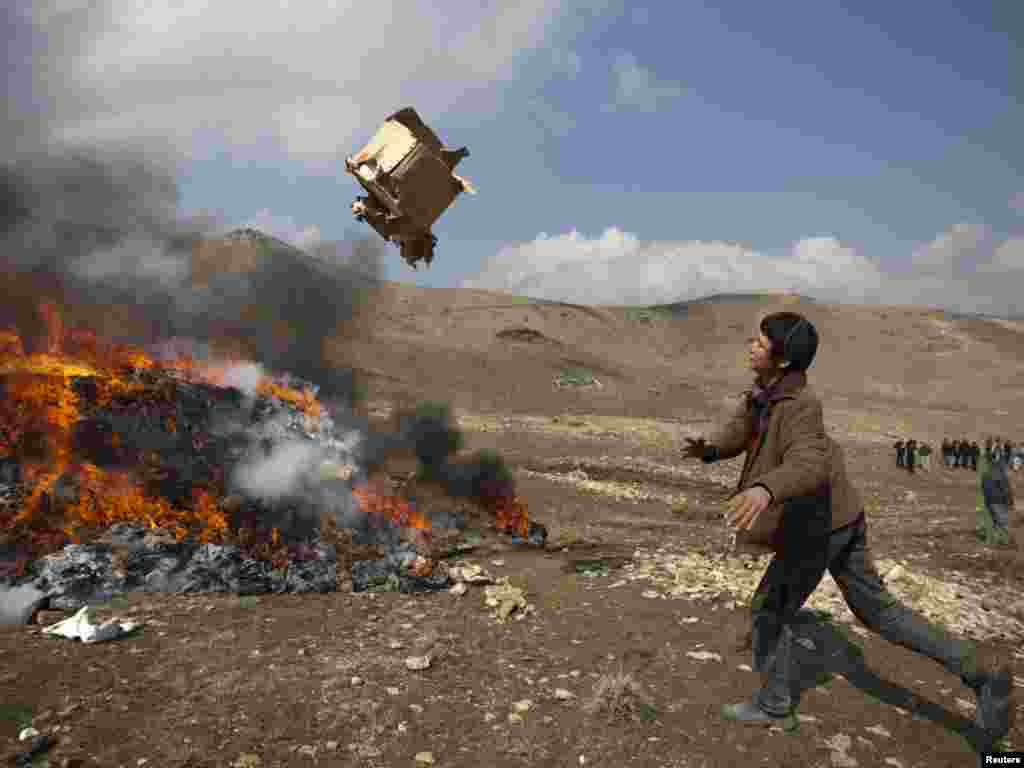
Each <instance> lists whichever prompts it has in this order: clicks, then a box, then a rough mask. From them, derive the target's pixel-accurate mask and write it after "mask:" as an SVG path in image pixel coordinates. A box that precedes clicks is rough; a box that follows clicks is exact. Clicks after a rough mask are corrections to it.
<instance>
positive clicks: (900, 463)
mask: <svg viewBox="0 0 1024 768" xmlns="http://www.w3.org/2000/svg"><path fill="white" fill-rule="evenodd" d="M896 466H897V467H902V466H903V449H902V448H900V449H899V450H898V451H896Z"/></svg>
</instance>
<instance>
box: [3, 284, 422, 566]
mask: <svg viewBox="0 0 1024 768" xmlns="http://www.w3.org/2000/svg"><path fill="white" fill-rule="evenodd" d="M37 309H38V313H37V314H38V316H39V317H40V318H41V319H42V320H43V321H44V324H45V331H44V332H43V333H41V334H39V335H40V336H41V337H42V338H36V339H34V341H35V343H34V344H33V345H32V346H31V347H29V348H31V349H36V350H39V351H38V352H35V353H33V354H26V353H25V350H26V343H25V341H26V340H25V338H23V336H22V335H21V334H20V333H19V332H18V330H17V329H14V328H0V456H2V455H10V456H14V457H16V458H17V459H18V461H19V463H20V465H21V468H22V473H23V476H24V477H25V479H26V480H27V481H28V482H29V483H31V491H30V493H29V497H28V498H27V500H25V502H24V503H23V505H22V506H21V509H20V510H19V511H18V512H17V514H15V515H14V516H13V517H8V518H6V519H0V530H3V529H7V530H8V531H9V532H14V533H20V534H23V535H25V537H26V538H27V541H28V542H29V543H30V544H32V545H33V546H32V548H33V549H34V550H37V554H43V553H45V551H52V550H54V549H58V548H59V547H61V546H63V545H64V544H65V543H67V542H68V541H72V542H77V541H80V540H81V537H82V535H83V534H84V533H85V532H87V531H91V530H94V529H95V528H97V527H103V526H108V525H110V524H111V523H115V522H122V521H124V522H127V521H132V522H142V523H144V524H146V525H148V526H149V527H151V528H163V529H167V530H169V531H172V532H173V533H174V535H175V536H176V537H177V538H178V539H179V540H180V539H181V538H183V537H184V536H186V535H187V534H193V535H194V536H195V538H196V539H197V540H198V541H200V542H203V543H205V542H219V541H223V540H224V537H225V536H226V535H228V533H229V530H228V529H229V522H228V514H227V512H226V511H225V510H224V509H223V508H222V505H221V502H222V499H221V497H220V494H219V492H218V490H219V489H215V488H210V489H203V490H197V491H195V492H194V494H193V497H192V499H191V504H188V503H187V502H184V503H183V504H184V508H179V507H175V506H173V505H172V504H171V502H170V501H169V500H168V499H165V498H160V497H156V498H154V497H153V496H151V495H149V494H147V492H146V490H145V488H144V486H143V483H142V482H141V481H140V480H139V479H138V478H136V477H134V476H133V475H132V473H130V472H126V471H122V470H118V471H112V470H104V469H101V468H100V467H98V466H96V465H95V464H91V463H87V462H82V461H80V460H79V459H78V458H77V457H76V456H74V455H73V450H72V445H73V440H72V436H73V432H74V429H75V425H76V424H77V423H78V422H79V420H80V419H81V418H82V417H83V408H85V407H87V406H89V405H95V406H100V407H102V406H107V405H110V403H111V402H112V401H114V400H115V399H119V398H126V397H145V398H147V399H148V400H150V401H152V400H154V399H155V398H158V397H161V395H160V394H159V393H158V392H156V391H155V390H152V387H151V385H147V384H145V383H144V382H143V381H141V380H140V379H139V372H140V371H144V370H148V369H154V368H159V369H163V370H168V371H170V372H173V373H175V374H176V375H178V376H180V377H184V378H186V379H187V380H190V381H194V382H198V381H205V382H208V383H220V382H222V381H223V375H224V373H225V372H226V371H227V369H228V366H229V365H233V364H237V363H239V362H244V361H242V360H236V359H231V357H230V356H225V359H222V360H220V361H217V362H216V363H206V362H198V361H195V360H192V359H191V358H189V357H187V356H182V357H179V358H177V359H175V360H172V361H169V362H166V363H165V362H160V363H158V362H156V361H155V360H154V359H153V358H152V357H151V356H150V355H149V354H147V353H146V351H145V350H143V349H141V348H138V347H135V346H131V345H125V344H117V343H113V342H110V341H107V340H104V339H101V338H98V337H97V335H96V334H95V333H94V332H92V331H90V330H83V329H73V328H67V327H65V323H64V322H63V318H62V315H61V312H60V308H59V306H58V305H57V304H55V303H53V302H41V303H40V304H39V306H38V308H37ZM82 378H87V379H89V380H90V381H91V385H90V386H91V394H90V396H89V398H90V400H89V403H83V402H81V398H80V396H79V394H78V393H77V392H76V390H75V384H76V381H77V380H79V379H82ZM218 380H220V381H218ZM147 387H149V389H147ZM258 392H259V393H260V394H264V395H270V396H274V397H278V398H281V399H283V400H287V401H288V402H290V403H293V404H294V405H295V406H296V407H298V408H300V409H301V410H302V411H303V412H305V414H306V416H307V418H316V417H319V416H320V414H321V405H320V403H319V401H318V400H317V399H316V395H315V393H314V392H312V391H310V390H307V389H302V390H299V389H296V388H292V387H290V386H285V385H283V384H280V383H278V382H275V381H274V380H273V379H271V378H270V377H264V378H263V379H262V380H261V381H260V382H259V384H258ZM164 423H165V426H166V428H167V429H168V431H169V432H175V431H177V429H178V424H177V423H176V420H175V417H174V416H173V415H170V416H167V417H166V419H165V422H164ZM200 439H201V438H199V437H194V438H193V440H194V441H198V440H200ZM113 444H114V447H115V448H117V447H118V436H117V434H114V435H113ZM141 461H143V462H147V459H146V457H142V459H141ZM147 463H148V462H147ZM62 478H63V479H64V482H63V483H62V484H61V486H60V488H58V481H59V480H61V479H62ZM58 490H59V491H60V493H57V492H58ZM57 496H60V498H59V499H57ZM58 517H59V518H60V519H57V518H58ZM411 519H413V520H415V513H412V514H411ZM235 533H238V532H235ZM281 546H282V544H281V536H280V532H278V531H274V532H273V533H272V535H271V537H270V540H269V541H268V542H267V547H266V549H267V551H268V553H269V554H270V555H271V556H277V557H280V548H281ZM38 550H43V551H42V552H38ZM275 553H276V554H275Z"/></svg>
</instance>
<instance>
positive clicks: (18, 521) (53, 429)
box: [0, 304, 545, 609]
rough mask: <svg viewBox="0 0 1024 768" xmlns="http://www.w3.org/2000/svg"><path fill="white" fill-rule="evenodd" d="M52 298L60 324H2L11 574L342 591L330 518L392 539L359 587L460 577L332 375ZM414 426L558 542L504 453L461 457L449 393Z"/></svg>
mask: <svg viewBox="0 0 1024 768" xmlns="http://www.w3.org/2000/svg"><path fill="white" fill-rule="evenodd" d="M39 311H40V315H41V316H42V317H44V318H45V319H46V323H45V333H44V334H43V338H42V339H38V338H37V339H33V340H31V341H30V343H29V344H28V345H26V344H25V343H24V342H25V339H24V338H23V336H22V334H20V333H19V332H18V330H17V329H14V328H7V329H4V330H3V331H2V332H0V579H6V580H7V581H9V582H13V583H16V584H20V583H29V582H31V583H32V584H34V585H36V586H37V588H38V589H40V590H41V591H42V592H45V593H46V594H48V595H49V596H50V602H51V604H52V605H54V606H55V607H61V608H67V609H71V608H76V607H78V606H80V605H82V604H84V603H87V602H89V601H91V600H94V599H97V598H102V597H103V596H104V595H105V594H108V593H117V592H119V591H124V590H128V589H154V590H161V591H166V590H172V591H184V592H191V591H236V592H242V593H244V592H279V591H310V590H314V591H329V590H333V589H335V588H336V560H335V558H336V551H335V549H334V547H333V546H331V545H329V544H326V543H324V541H323V540H322V539H321V532H322V523H323V522H324V521H325V520H329V521H331V522H333V523H334V524H336V525H337V526H339V527H342V528H349V529H351V530H352V534H353V536H352V540H353V541H357V542H359V543H361V544H364V545H371V546H373V547H375V548H376V549H377V550H378V551H379V552H382V556H381V557H380V558H378V559H374V560H369V561H365V562H363V563H357V564H354V565H353V568H352V577H353V582H354V585H355V588H356V589H365V588H373V587H375V586H377V587H379V586H380V585H381V584H382V583H391V584H392V585H397V588H399V589H405V590H407V591H417V590H421V589H438V588H442V587H444V586H447V584H448V579H447V575H446V573H445V571H444V568H443V567H441V566H440V565H439V564H438V562H437V560H436V558H432V557H430V556H428V555H427V554H426V553H427V552H428V551H429V545H430V541H431V534H432V529H433V528H434V527H435V526H436V522H435V521H433V520H431V519H430V518H428V516H427V515H426V514H424V513H423V512H421V511H418V510H417V506H416V503H415V499H407V498H403V497H401V496H398V495H395V494H389V493H388V492H387V491H386V490H384V489H382V488H381V487H380V486H378V485H376V484H375V483H374V482H372V473H373V470H374V469H376V468H379V466H380V463H381V461H382V456H380V455H379V454H380V452H381V451H380V449H381V447H382V446H377V445H373V444H372V441H371V440H370V439H369V431H368V429H366V428H365V426H360V425H358V424H357V423H356V419H355V417H354V416H351V423H349V424H346V425H339V424H337V423H336V422H335V420H334V416H333V415H332V414H330V413H328V411H327V409H326V408H325V407H324V406H323V404H322V403H321V402H320V400H319V399H318V397H317V389H316V387H315V386H313V385H312V384H309V383H307V382H302V381H299V380H296V379H294V378H292V377H288V376H271V375H268V374H266V373H264V372H263V371H262V369H260V368H259V367H258V366H255V365H254V364H252V363H247V362H245V361H242V360H240V359H237V358H234V359H233V358H232V356H231V355H229V354H226V353H224V352H221V353H219V354H210V353H209V352H204V354H203V355H202V356H198V357H197V356H196V355H194V354H191V353H190V352H189V351H188V349H189V347H190V345H189V344H184V345H181V344H178V345H174V344H163V345H160V346H159V347H153V348H152V349H148V350H146V349H142V348H140V347H133V346H128V345H120V344H114V343H109V342H104V341H103V340H101V339H99V338H97V336H96V335H95V334H93V333H91V332H89V331H83V330H80V329H66V328H64V327H63V325H62V323H61V314H60V312H59V309H58V308H57V307H56V306H55V305H52V304H44V305H41V307H40V310H39ZM26 346H28V347H29V350H30V351H26ZM183 346H184V350H183V348H182V347H183ZM193 346H194V345H193ZM398 427H399V429H398V433H397V434H396V435H395V436H394V437H393V439H392V440H391V442H390V443H389V444H388V445H385V446H383V447H384V449H385V451H386V450H388V449H389V448H390V447H393V446H395V445H411V446H412V447H413V450H414V452H415V454H416V456H417V458H418V459H419V462H420V472H419V474H420V476H421V478H422V479H423V480H425V481H427V482H429V483H433V484H435V485H439V486H440V487H442V488H443V489H444V491H445V492H446V493H447V494H449V495H450V496H451V497H462V498H467V499H471V500H473V501H474V502H475V504H476V505H477V506H478V507H479V508H481V509H484V510H487V511H489V512H490V513H491V514H492V515H493V519H494V521H495V524H496V526H497V527H498V528H499V529H500V530H504V531H507V532H508V533H510V534H512V535H513V536H515V537H516V538H517V539H518V540H522V541H531V542H533V543H535V544H542V543H543V541H544V538H545V531H544V529H543V527H542V526H539V525H537V524H536V523H531V522H530V520H529V517H528V513H527V509H526V505H525V503H524V502H523V501H522V500H521V499H519V498H518V497H516V496H515V494H514V488H513V484H512V481H511V476H510V473H509V472H508V470H507V468H506V467H505V466H504V465H503V463H502V462H501V460H500V458H498V457H497V456H494V455H493V454H480V455H477V456H476V457H473V458H472V459H470V460H468V461H461V462H460V461H455V460H453V458H452V457H453V455H454V453H455V452H456V451H457V450H458V448H459V447H461V435H460V434H459V433H458V431H457V430H455V429H454V428H453V427H452V422H451V418H450V414H449V412H448V410H447V408H446V407H445V406H437V405H434V404H426V405H424V406H421V407H420V408H419V409H417V410H416V411H414V412H412V413H406V414H400V416H399V424H398ZM448 522H449V523H451V522H452V521H450V520H449V521H448Z"/></svg>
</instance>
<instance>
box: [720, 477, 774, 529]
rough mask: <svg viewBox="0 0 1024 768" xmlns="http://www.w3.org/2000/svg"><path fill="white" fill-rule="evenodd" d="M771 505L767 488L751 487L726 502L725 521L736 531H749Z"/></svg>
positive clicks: (770, 495) (770, 497) (770, 496)
mask: <svg viewBox="0 0 1024 768" xmlns="http://www.w3.org/2000/svg"><path fill="white" fill-rule="evenodd" d="M771 503H772V494H771V492H770V491H769V490H768V489H767V488H763V487H761V486H760V485H755V486H752V487H750V488H747V490H745V491H743V493H740V494H737V495H736V496H733V497H732V498H731V499H729V501H728V502H726V505H725V506H726V510H727V512H726V520H727V521H728V523H729V525H731V526H732V527H733V528H735V529H736V530H738V531H749V530H750V529H751V528H753V527H754V523H756V522H757V517H758V515H760V514H761V513H762V512H764V511H765V510H766V509H768V507H769V505H771Z"/></svg>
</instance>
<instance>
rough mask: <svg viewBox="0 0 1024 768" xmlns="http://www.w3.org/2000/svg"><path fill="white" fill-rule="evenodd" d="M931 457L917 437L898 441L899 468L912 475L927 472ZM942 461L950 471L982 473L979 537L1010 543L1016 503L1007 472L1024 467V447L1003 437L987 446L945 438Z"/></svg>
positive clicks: (964, 440)
mask: <svg viewBox="0 0 1024 768" xmlns="http://www.w3.org/2000/svg"><path fill="white" fill-rule="evenodd" d="M931 454H932V450H931V446H930V445H928V443H925V442H921V443H918V442H917V440H915V439H913V438H911V439H909V440H897V441H896V466H898V467H903V468H904V469H906V470H907V471H908V472H911V473H912V472H913V471H914V469H915V468H920V469H922V470H925V471H927V470H928V469H929V468H930V466H931ZM942 460H943V463H945V465H946V467H947V468H948V469H970V470H973V471H974V472H977V474H978V480H979V488H978V490H979V503H978V508H977V511H978V519H977V523H976V532H977V534H978V536H979V537H980V538H981V539H982V540H983V541H985V542H986V543H990V544H1007V543H1009V541H1010V530H1009V523H1010V510H1011V509H1012V508H1013V507H1014V504H1015V500H1014V495H1013V487H1012V485H1011V484H1010V479H1009V477H1008V476H1007V472H1008V471H1009V470H1011V469H1012V470H1013V471H1014V472H1018V471H1020V468H1021V466H1022V464H1024V447H1020V446H1016V445H1014V444H1013V443H1012V442H1010V441H1009V440H1003V439H1002V438H1001V437H995V438H993V437H989V438H986V439H985V444H984V446H980V445H978V441H977V440H966V439H962V440H950V439H948V438H944V439H943V441H942Z"/></svg>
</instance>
